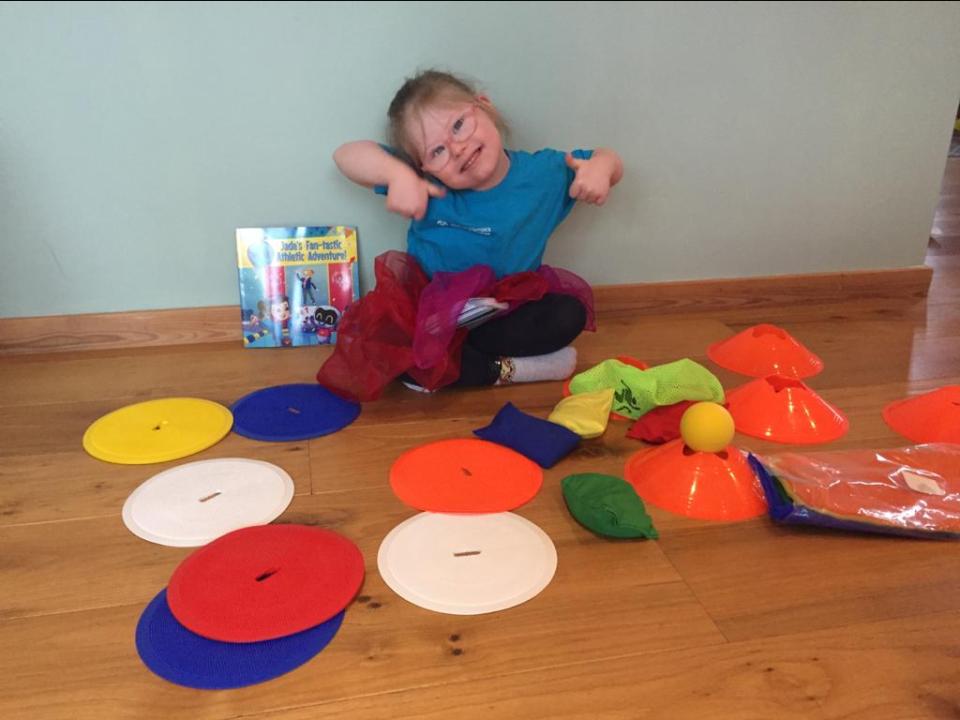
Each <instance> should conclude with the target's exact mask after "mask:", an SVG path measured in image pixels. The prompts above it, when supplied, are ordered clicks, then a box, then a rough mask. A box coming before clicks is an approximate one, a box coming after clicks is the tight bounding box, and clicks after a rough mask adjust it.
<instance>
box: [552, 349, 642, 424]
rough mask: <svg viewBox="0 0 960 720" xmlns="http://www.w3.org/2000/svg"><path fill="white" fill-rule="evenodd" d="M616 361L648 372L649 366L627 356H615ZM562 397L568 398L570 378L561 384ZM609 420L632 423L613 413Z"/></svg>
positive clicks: (626, 418)
mask: <svg viewBox="0 0 960 720" xmlns="http://www.w3.org/2000/svg"><path fill="white" fill-rule="evenodd" d="M616 359H617V360H619V361H620V362H622V363H623V364H624V365H632V366H633V367H635V368H640V369H641V370H648V369H649V368H650V366H649V365H647V363H645V362H644V361H643V360H637V359H636V358H632V357H630V356H629V355H617V358H616ZM563 396H564V397H570V378H567V380H566V382H564V383H563ZM610 419H611V420H629V421H630V422H633V420H631V419H630V418H628V417H624V416H623V415H621V414H620V413H615V412H611V413H610Z"/></svg>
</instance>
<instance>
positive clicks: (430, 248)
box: [317, 71, 623, 400]
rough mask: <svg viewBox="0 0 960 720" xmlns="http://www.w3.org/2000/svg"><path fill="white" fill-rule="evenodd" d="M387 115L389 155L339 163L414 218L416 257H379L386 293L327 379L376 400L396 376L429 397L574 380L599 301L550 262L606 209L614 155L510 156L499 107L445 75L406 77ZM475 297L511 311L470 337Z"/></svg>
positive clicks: (358, 155)
mask: <svg viewBox="0 0 960 720" xmlns="http://www.w3.org/2000/svg"><path fill="white" fill-rule="evenodd" d="M387 114H388V117H389V121H390V132H389V134H390V142H391V146H390V147H386V146H382V145H379V144H377V143H375V142H372V141H358V142H352V143H348V144H346V145H343V146H342V147H340V148H338V149H337V151H336V152H335V153H334V161H335V162H336V164H337V167H338V168H339V169H340V171H341V172H342V173H343V174H344V175H346V176H347V177H348V178H349V179H351V180H353V181H354V182H356V183H358V184H360V185H364V186H367V187H372V188H374V190H375V191H376V192H378V193H380V194H383V195H386V198H387V202H386V204H387V209H388V210H390V211H392V212H396V213H399V214H400V215H403V216H404V217H407V218H410V219H411V223H410V229H409V231H408V233H407V253H406V254H404V253H400V252H396V251H390V252H387V253H385V254H384V255H381V256H380V257H378V258H377V259H376V266H375V274H376V280H377V285H376V288H375V289H374V290H373V291H372V292H370V293H368V294H367V295H366V296H365V297H364V298H363V299H362V300H361V301H360V302H358V303H355V304H354V305H352V306H351V307H350V308H349V309H348V310H347V312H346V313H345V314H344V317H343V319H342V320H341V324H340V327H339V328H338V339H337V345H336V347H335V349H334V353H333V354H332V355H331V356H330V358H329V359H328V360H327V362H326V363H324V365H323V367H322V368H321V369H320V372H319V373H318V375H317V379H318V380H319V381H320V383H321V384H323V385H326V386H327V387H329V388H331V389H332V390H334V391H336V392H338V393H339V394H341V395H346V396H349V397H353V398H355V399H359V400H372V399H374V398H376V397H378V396H379V394H380V392H381V391H382V390H383V388H384V386H385V385H386V384H387V383H388V382H390V381H391V380H393V379H394V378H396V377H401V379H402V380H404V381H405V382H406V383H407V384H408V385H409V386H411V387H415V388H418V389H420V388H423V389H427V390H434V389H437V388H439V387H442V386H444V385H449V384H455V385H459V386H480V385H495V384H506V383H510V382H532V381H538V380H560V379H563V378H566V377H569V376H570V375H571V374H572V373H573V371H574V368H575V366H576V351H575V350H574V349H573V348H572V347H569V344H570V342H572V341H573V339H574V338H576V337H577V335H579V334H580V332H582V331H583V330H584V328H587V329H593V307H592V302H593V298H592V293H591V291H590V287H589V285H588V284H587V283H586V282H585V281H584V280H582V279H581V278H579V277H577V276H576V275H574V274H573V273H570V272H567V271H564V270H560V269H557V268H550V267H548V266H545V265H541V258H542V257H543V253H544V250H545V249H546V244H547V240H548V238H549V237H550V234H551V233H552V232H553V230H554V229H555V228H556V227H557V226H558V225H559V224H560V223H561V222H562V221H563V220H564V218H566V216H567V214H568V213H569V212H570V210H571V209H572V207H573V205H574V203H575V202H576V201H577V200H582V201H585V202H588V203H591V204H595V205H603V204H604V202H606V200H607V196H608V195H609V193H610V188H611V187H613V186H614V185H616V184H617V183H618V182H619V181H620V178H621V176H622V174H623V165H622V163H621V161H620V158H619V157H618V156H617V154H616V153H615V152H613V151H611V150H606V149H599V150H594V151H592V152H591V151H583V150H575V151H573V152H572V153H566V154H565V153H562V152H559V151H557V150H541V151H539V152H537V153H533V154H531V153H527V152H522V151H517V150H506V149H505V148H504V146H503V138H504V135H505V134H506V126H505V124H504V122H503V120H502V118H501V117H500V114H499V113H498V112H497V109H496V108H495V107H494V105H493V103H492V102H491V101H490V99H489V98H488V97H487V96H485V95H482V94H479V93H478V92H477V91H476V90H475V89H474V88H473V87H472V86H471V85H469V84H468V83H466V82H465V81H463V80H461V79H459V78H457V77H455V76H452V75H449V74H447V73H442V72H436V71H427V72H424V73H421V74H419V75H417V76H416V77H414V78H412V79H409V80H407V81H406V83H404V85H403V87H401V88H400V90H399V91H398V92H397V94H396V96H395V97H394V98H393V102H391V103H390V108H389V110H388V113H387ZM471 297H492V298H496V299H497V300H499V301H501V302H503V303H506V304H507V305H508V306H509V307H508V309H507V310H506V311H505V312H504V314H503V315H502V316H498V317H496V318H494V319H492V320H490V321H488V322H486V323H485V324H483V325H480V326H479V327H476V328H475V329H473V330H469V331H468V330H466V329H465V328H457V317H458V315H459V314H460V312H461V310H462V308H463V305H464V303H465V302H466V300H467V299H469V298H471Z"/></svg>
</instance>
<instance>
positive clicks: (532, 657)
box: [0, 160, 960, 720]
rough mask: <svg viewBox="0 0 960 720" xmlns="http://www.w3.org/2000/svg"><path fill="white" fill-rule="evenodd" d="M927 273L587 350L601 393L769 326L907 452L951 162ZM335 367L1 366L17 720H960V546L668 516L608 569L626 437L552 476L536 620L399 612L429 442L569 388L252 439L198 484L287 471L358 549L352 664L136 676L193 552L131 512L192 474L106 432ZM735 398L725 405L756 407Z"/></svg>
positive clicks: (53, 359)
mask: <svg viewBox="0 0 960 720" xmlns="http://www.w3.org/2000/svg"><path fill="white" fill-rule="evenodd" d="M928 262H929V264H930V265H932V266H933V267H934V277H933V283H932V286H931V291H930V296H929V299H928V300H927V301H926V302H923V301H916V300H904V299H902V298H901V299H897V298H892V297H874V298H868V299H861V300H858V301H855V302H846V303H839V304H837V303H834V304H829V305H817V304H805V305H802V306H793V307H782V308H775V309H770V308H767V309H763V310H756V309H754V310H751V309H733V310H724V311H722V312H720V313H719V314H717V313H714V314H711V313H691V314H685V315H677V314H674V315H670V316H669V317H668V318H666V319H663V318H659V319H658V318H656V317H640V318H636V317H629V316H608V317H603V318H601V329H600V331H599V332H598V333H596V334H595V335H592V334H587V335H585V336H583V337H582V338H580V339H579V340H578V341H577V347H578V348H579V351H580V368H581V369H585V368H586V367H589V366H590V365H593V364H594V363H596V362H599V361H600V360H603V359H605V358H607V357H611V356H613V355H616V354H624V353H628V354H633V355H635V356H637V357H640V358H642V359H644V360H646V361H647V362H650V363H662V362H667V361H671V360H675V359H678V358H681V357H692V358H694V359H697V360H699V361H701V362H704V363H706V362H707V361H706V358H705V351H706V347H707V345H708V344H709V343H711V342H714V341H716V340H719V339H721V338H725V337H727V336H729V335H730V334H732V333H733V332H734V331H738V330H740V329H743V328H745V327H748V326H749V325H752V324H755V323H758V322H773V323H776V324H779V325H781V326H783V327H785V328H787V329H788V330H789V331H790V332H792V333H793V334H794V335H795V336H796V337H797V338H799V339H800V340H801V341H802V342H804V343H805V344H806V345H808V346H809V347H810V348H812V349H813V350H814V351H815V352H816V353H818V354H819V355H820V356H821V357H822V358H823V359H824V361H825V363H826V369H825V371H824V372H823V373H822V374H821V375H819V376H817V377H815V378H812V379H811V380H810V381H809V384H810V386H811V387H813V388H814V389H815V390H816V391H817V392H819V393H820V394H821V395H822V396H824V397H825V398H826V399H827V400H829V401H830V402H832V403H834V404H836V405H837V406H839V407H840V408H841V409H843V410H844V411H845V412H846V413H847V415H848V416H849V418H850V424H851V429H850V433H849V434H848V435H847V436H846V437H845V438H843V439H842V440H841V441H838V442H836V443H833V444H832V445H830V446H824V447H835V448H856V447H876V448H879V447H884V446H894V445H899V444H907V441H905V440H903V439H902V438H899V437H897V436H896V435H895V434H894V433H893V432H892V431H891V430H890V429H888V428H887V426H886V425H885V424H884V422H883V420H882V419H881V416H880V410H881V408H882V407H883V406H884V404H886V403H887V402H889V401H891V400H894V399H897V398H902V397H905V396H907V395H909V394H915V393H918V392H921V391H925V390H929V389H932V388H935V387H938V386H941V385H946V384H956V383H960V305H958V300H960V160H952V161H951V166H950V171H949V172H948V175H947V179H946V181H945V185H944V197H943V202H942V203H941V206H940V208H939V210H938V215H937V220H936V224H935V227H934V231H933V239H932V241H931V247H930V252H929V258H928ZM320 360H321V353H320V352H318V351H317V350H315V349H314V350H309V349H302V350H301V349H297V350H290V351H275V352H265V351H259V352H253V351H245V350H243V349H242V348H240V347H238V346H237V345H236V344H230V345H224V344H216V345H193V346H183V347H171V348H166V349H164V348H159V349H158V348H154V349H140V350H130V351H99V352H90V353H86V354H80V355H68V354H61V355H34V356H18V357H11V358H6V359H2V360H0V378H2V380H0V382H2V385H3V392H2V393H0V437H2V441H0V455H2V462H0V483H2V484H0V487H2V495H0V543H2V544H0V643H2V651H0V718H4V720H8V719H10V718H31V719H46V718H90V719H97V720H102V719H104V718H130V719H134V718H136V719H143V718H165V719H166V718H170V719H173V718H189V719H191V720H197V719H206V718H218V719H219V718H237V717H244V718H257V719H262V720H307V719H309V720H320V719H321V718H444V719H447V718H461V719H462V718H474V717H483V718H533V717H536V718H540V717H544V718H603V719H607V718H610V719H627V718H630V719H634V718H657V719H661V718H669V719H676V718H697V719H698V720H708V719H710V718H730V719H736V720H746V719H749V718H757V719H764V720H769V719H780V718H871V719H872V720H876V719H880V718H891V719H894V718H895V719H896V720H903V719H905V718H958V717H960V660H958V658H960V543H953V542H933V541H918V540H908V539H895V538H883V537H866V536H858V535H847V534H840V533H833V532H825V531H824V532H818V531H805V530H802V529H785V528H782V527H777V526H774V525H772V524H771V523H770V522H769V521H768V520H767V519H766V518H760V519H757V520H754V521H750V522H744V523H737V524H720V523H707V522H698V521H692V520H688V519H684V518H681V517H677V516H675V515H671V514H669V513H666V512H663V511H659V510H657V509H656V508H650V510H651V513H652V515H653V517H654V520H655V522H656V525H657V527H658V528H659V530H660V534H661V538H660V540H659V541H656V542H653V541H647V542H609V541H604V540H602V539H599V538H597V537H595V536H594V535H592V534H591V533H589V532H588V531H586V530H584V529H583V528H581V527H580V526H579V525H577V523H576V522H575V521H573V520H572V518H571V517H570V515H569V514H568V512H567V510H566V509H565V506H564V503H563V499H562V496H561V493H560V488H559V484H560V480H561V478H562V477H564V476H565V475H567V474H570V473H574V472H585V471H596V472H603V473H610V474H615V475H620V474H622V469H623V465H624V461H625V460H626V459H627V457H628V456H629V455H630V454H631V453H633V452H635V451H637V450H639V449H640V448H641V447H642V446H641V445H640V444H639V443H637V442H636V441H633V440H628V439H626V438H625V437H624V432H625V429H626V426H625V425H623V424H616V425H612V426H611V427H610V428H609V429H608V431H607V433H606V435H605V436H604V437H603V438H601V439H598V440H595V441H590V442H587V443H584V444H583V445H582V447H581V449H580V450H579V451H577V452H576V453H575V454H574V455H573V456H571V457H570V458H568V459H566V460H564V461H563V462H562V463H560V464H559V465H558V466H557V467H555V468H554V469H552V470H550V471H547V472H546V478H545V484H544V487H543V490H542V491H541V492H540V494H539V495H538V496H537V497H536V498H535V499H534V500H533V501H532V502H530V503H529V504H527V505H525V506H523V507H522V508H520V509H519V511H518V512H519V514H521V515H523V516H524V517H526V518H529V519H530V520H532V521H533V522H535V523H536V524H538V525H539V526H540V527H541V528H543V529H544V530H545V531H546V532H547V533H548V534H549V535H550V536H551V537H552V538H553V540H554V542H555V543H556V546H557V551H558V554H559V566H558V570H557V574H556V577H555V579H554V581H553V583H552V584H551V585H550V586H549V587H548V588H547V589H546V590H545V591H544V592H543V593H542V594H540V595H539V596H538V597H536V598H534V599H533V600H531V601H530V602H528V603H526V604H524V605H521V606H519V607H516V608H513V609H510V610H507V611H503V612H499V613H495V614H491V615H481V616H474V617H456V616H451V615H441V614H437V613H432V612H428V611H426V610H422V609H420V608H417V607H415V606H413V605H410V604H408V603H407V602H405V601H404V600H401V599H400V598H398V597H397V596H396V595H394V594H393V593H392V592H391V591H390V590H389V589H388V588H387V587H386V586H385V585H384V583H383V582H382V581H381V579H380V576H379V575H378V573H377V568H376V552H377V548H378V546H379V544H380V541H381V540H382V539H383V537H384V536H385V535H386V534H387V532H388V531H389V530H390V529H391V528H393V527H394V526H395V525H397V524H398V523H400V522H401V521H402V520H404V519H405V518H407V517H410V516H411V515H413V514H414V511H413V510H411V509H409V508H407V507H405V506H404V505H402V504H401V503H400V502H399V501H398V500H397V499H396V498H395V497H394V496H393V494H392V493H391V491H390V489H389V487H388V485H387V472H388V469H389V467H390V465H391V463H392V461H393V460H394V459H395V458H396V457H397V456H398V455H399V454H400V453H401V452H402V451H404V450H406V449H408V448H410V447H413V446H415V445H417V444H420V443H423V442H426V441H429V440H433V439H438V438H444V437H456V436H469V435H470V431H471V429H473V428H476V427H479V426H480V425H482V424H485V423H486V421H488V420H489V418H490V417H491V416H492V415H493V414H494V413H495V412H496V411H497V410H498V409H499V408H500V407H501V406H502V405H503V403H504V402H506V401H507V400H510V401H512V402H513V403H515V404H516V405H518V406H519V407H521V408H522V409H524V410H526V411H528V412H532V413H536V414H541V415H545V414H546V412H547V411H548V410H549V409H550V408H552V406H553V405H554V404H555V403H556V402H557V401H558V399H559V395H560V385H559V383H545V384H536V385H528V386H515V387H508V388H497V389H487V390H482V391H474V392H460V393H456V392H445V393H440V394H437V395H434V396H425V395H421V394H418V393H413V392H410V391H407V390H405V389H403V388H400V387H397V388H393V389H391V391H390V392H389V393H388V394H387V395H386V396H385V397H384V399H383V400H382V401H380V402H378V403H374V404H370V405H367V406H365V407H364V411H363V414H362V415H361V417H360V419H359V420H358V421H357V422H356V423H355V424H354V425H352V426H351V427H349V428H348V429H346V430H345V431H343V432H340V433H337V434H334V435H331V436H328V437H325V438H320V439H317V440H312V441H310V442H297V443H281V444H266V443H258V442H254V441H250V440H246V439H244V438H241V437H238V436H235V435H231V436H229V437H227V438H226V439H225V440H224V441H222V442H221V443H220V444H218V445H217V446H215V447H214V448H212V449H210V450H208V451H206V452H204V453H202V454H200V455H198V456H196V457H195V458H194V459H199V458H213V457H230V456H242V457H250V458H259V459H263V460H267V461H270V462H273V463H276V464H278V465H280V466H282V467H283V468H285V469H286V470H287V471H288V472H289V473H290V474H291V475H292V476H293V478H294V479H295V482H296V488H297V495H296V497H295V498H294V501H293V503H292V505H291V506H290V508H289V510H288V511H287V512H286V514H285V515H284V516H283V518H282V521H286V522H298V523H308V524H316V525H320V526H323V527H328V528H331V529H334V530H336V531H338V532H340V533H343V534H344V535H346V536H347V537H349V538H351V539H352V540H354V541H355V542H356V543H357V544H358V545H359V546H360V548H361V550H362V551H363V554H364V557H365V558H366V570H367V577H366V581H365V584H364V587H363V589H362V595H361V596H360V597H359V598H358V599H357V601H356V602H355V603H354V604H353V605H351V606H350V607H349V608H348V611H347V615H346V620H345V622H344V624H343V627H342V629H341V631H340V633H339V635H338V636H337V637H336V638H335V640H334V641H333V643H332V644H331V645H330V646H329V647H328V648H327V649H326V650H325V651H324V652H323V653H321V654H320V655H318V656H317V657H316V658H314V659H313V660H312V661H310V662H309V663H307V664H306V665H304V666H303V667H301V668H299V669H298V670H296V671H294V672H292V673H290V674H288V675H286V676H284V677H281V678H279V679H276V680H273V681H271V682H268V683H265V684H262V685H258V686H254V687H250V688H246V689H241V690H234V691H218V692H204V691H195V690H188V689H185V688H181V687H178V686H175V685H171V684H169V683H167V682H165V681H163V680H160V679H159V678H157V677H156V676H154V675H153V674H151V673H150V672H149V671H148V670H147V669H146V668H145V667H144V666H143V664H142V663H141V662H140V660H139V658H138V657H137V653H136V649H135V647H134V641H133V637H134V628H135V626H136V623H137V619H138V617H139V615H140V613H141V611H142V610H143V608H144V606H145V605H146V603H147V602H148V601H149V600H150V599H151V598H152V597H153V596H154V595H155V594H156V593H157V592H158V591H159V590H160V589H161V588H163V587H164V586H165V584H166V582H167V580H168V579H169V577H170V574H171V572H172V571H173V569H174V568H175V567H176V566H177V564H178V563H179V562H180V561H181V560H182V559H183V558H184V557H185V556H186V555H187V554H188V552H189V551H188V550H181V549H175V548H167V547H162V546H158V545H153V544H150V543H147V542H145V541H143V540H140V539H139V538H137V537H135V536H133V535H132V534H130V533H129V532H128V531H127V530H126V529H125V527H124V525H123V523H122V521H121V519H120V509H121V506H122V504H123V502H124V500H125V498H126V497H127V495H128V494H129V493H130V492H131V491H133V489H134V488H136V487H137V486H138V485H139V484H140V483H141V482H143V480H145V479H146V478H147V477H149V476H151V475H152V474H154V473H156V472H158V471H159V470H160V469H162V468H164V467H169V466H172V465H175V464H176V463H170V464H165V465H162V466H148V467H135V466H117V465H109V464H105V463H101V462H98V461H97V460H94V459H93V458H91V457H89V456H87V455H86V454H85V453H84V452H83V450H82V449H81V446H80V438H81V436H82V434H83V431H84V429H85V428H86V427H87V425H88V424H89V423H90V422H92V421H93V420H94V419H96V418H97V417H99V416H101V415H103V414H104V413H106V412H108V411H111V410H114V409H116V408H118V407H120V406H122V405H126V404H129V403H132V402H137V401H141V400H144V399H148V398H156V397H164V396H172V395H176V396H182V395H194V396H200V397H206V398H209V399H212V400H215V401H218V402H221V403H224V404H229V403H231V402H232V401H234V400H236V399H237V398H238V397H240V396H242V395H244V394H246V393H247V392H250V391H252V390H255V389H257V388H260V387H264V386H267V385H274V384H279V383H286V382H296V381H301V382H310V381H312V378H313V375H314V373H315V371H316V369H317V367H318V365H319V363H320ZM711 367H712V366H711ZM717 374H718V376H719V377H720V379H721V380H722V381H723V383H724V385H725V387H727V388H732V387H735V386H736V385H738V384H740V383H742V382H744V381H745V379H744V378H742V377H738V376H735V375H733V374H731V373H727V372H724V371H718V373H717ZM736 442H737V444H739V445H740V446H741V447H743V448H748V449H751V450H755V451H759V452H769V451H775V450H778V449H782V448H783V447H784V446H776V445H773V444H768V443H764V442H760V441H754V440H751V439H749V438H747V437H744V436H739V435H738V436H737V441H736Z"/></svg>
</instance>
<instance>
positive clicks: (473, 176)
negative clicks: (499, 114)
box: [406, 95, 510, 190]
mask: <svg viewBox="0 0 960 720" xmlns="http://www.w3.org/2000/svg"><path fill="white" fill-rule="evenodd" d="M494 112H496V111H495V110H494V107H493V104H492V103H491V102H490V100H489V98H487V97H484V96H483V95H480V96H478V97H477V98H476V99H475V100H474V101H473V102H459V103H458V102H452V103H447V102H445V103H437V104H433V105H428V106H426V107H424V108H423V109H422V110H421V112H420V113H419V114H413V115H412V116H411V117H410V118H409V119H408V120H407V127H406V129H407V134H408V137H409V138H410V139H411V141H412V142H413V146H414V150H415V151H416V157H417V159H418V161H419V163H420V168H421V169H422V170H423V171H424V172H425V173H427V174H429V175H432V176H433V177H435V178H436V179H437V180H439V181H440V182H442V183H443V184H444V185H446V186H447V187H448V188H452V189H454V190H467V189H469V190H489V189H490V188H492V187H494V186H495V185H497V184H498V183H499V182H500V181H501V180H503V178H504V176H506V174H507V170H509V168H510V160H509V159H508V158H507V155H506V153H505V152H504V150H503V140H502V138H501V137H500V130H499V129H498V128H497V126H496V124H495V123H494V121H493V117H492V116H491V113H494Z"/></svg>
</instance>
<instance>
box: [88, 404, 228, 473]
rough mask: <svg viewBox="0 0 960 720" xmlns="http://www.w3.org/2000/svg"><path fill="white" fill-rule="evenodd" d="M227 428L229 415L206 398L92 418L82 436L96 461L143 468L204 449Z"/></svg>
mask: <svg viewBox="0 0 960 720" xmlns="http://www.w3.org/2000/svg"><path fill="white" fill-rule="evenodd" d="M231 427H233V415H232V414H231V413H230V411H229V410H228V409H227V408H225V407H224V406H223V405H220V404H219V403H215V402H212V401H210V400H202V399H200V398H162V399H160V400H148V401H147V402H142V403H136V404H135V405H127V406H126V407H122V408H120V409H119V410H114V411H113V412H112V413H108V414H106V415H104V416H103V417H102V418H100V419H98V420H96V421H95V422H94V423H93V424H92V425H90V427H88V428H87V431H86V432H85V433H84V434H83V449H84V450H86V451H87V452H88V453H90V454H91V455H93V457H95V458H97V459H98V460H106V461H107V462H112V463H120V464H123V465H146V464H148V463H158V462H165V461H167V460H177V459H178V458H182V457H187V456H188V455H193V454H194V453H198V452H200V451H201V450H205V449H207V448H208V447H210V446H211V445H215V444H216V443H217V442H219V441H220V440H221V439H223V437H224V436H225V435H226V434H227V433H228V432H230V428H231Z"/></svg>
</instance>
